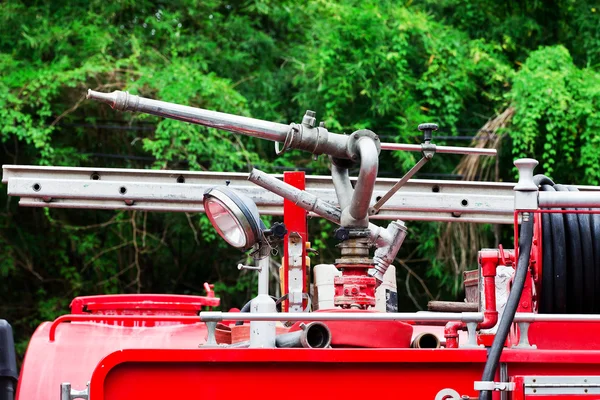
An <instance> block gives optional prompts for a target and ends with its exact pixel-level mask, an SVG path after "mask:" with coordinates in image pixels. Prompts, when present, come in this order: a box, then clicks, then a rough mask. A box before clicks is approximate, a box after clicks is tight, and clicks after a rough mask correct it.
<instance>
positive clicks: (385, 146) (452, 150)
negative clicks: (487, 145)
mask: <svg viewBox="0 0 600 400" xmlns="http://www.w3.org/2000/svg"><path fill="white" fill-rule="evenodd" d="M381 150H399V151H415V152H421V151H422V150H423V148H422V147H421V145H420V144H404V143H381ZM435 152H436V153H440V154H473V155H478V156H495V155H497V154H498V152H497V151H496V149H481V148H477V147H458V146H457V147H454V146H437V145H436V146H435Z"/></svg>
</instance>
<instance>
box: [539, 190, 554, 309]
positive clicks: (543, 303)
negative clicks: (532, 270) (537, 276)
mask: <svg viewBox="0 0 600 400" xmlns="http://www.w3.org/2000/svg"><path fill="white" fill-rule="evenodd" d="M541 189H542V191H543V192H549V191H554V188H553V187H552V186H550V185H542V187H541ZM539 216H541V217H542V293H541V296H540V307H539V309H540V312H542V313H552V312H554V293H555V288H554V274H555V272H554V265H555V262H554V254H553V251H552V249H553V247H554V246H551V245H550V244H551V243H553V242H554V238H553V232H552V220H551V216H552V214H538V215H537V216H536V217H539Z"/></svg>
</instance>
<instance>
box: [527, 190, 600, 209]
mask: <svg viewBox="0 0 600 400" xmlns="http://www.w3.org/2000/svg"><path fill="white" fill-rule="evenodd" d="M538 200H539V206H540V207H544V208H561V207H573V208H575V207H577V208H600V193H599V192H540V193H539V195H538Z"/></svg>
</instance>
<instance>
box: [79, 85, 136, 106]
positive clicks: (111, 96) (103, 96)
mask: <svg viewBox="0 0 600 400" xmlns="http://www.w3.org/2000/svg"><path fill="white" fill-rule="evenodd" d="M85 97H86V99H89V100H96V101H100V102H102V103H106V104H108V105H109V106H111V107H112V108H114V109H117V110H121V111H123V110H124V109H125V107H126V105H127V95H124V92H120V91H114V92H112V93H102V92H96V91H95V90H92V89H88V92H87V95H86V96H85Z"/></svg>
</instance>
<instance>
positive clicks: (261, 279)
mask: <svg viewBox="0 0 600 400" xmlns="http://www.w3.org/2000/svg"><path fill="white" fill-rule="evenodd" d="M265 247H267V246H265ZM258 267H260V272H259V273H258V294H259V295H267V296H268V295H269V269H270V267H271V259H270V258H269V256H268V255H267V256H266V257H263V258H261V259H259V260H258Z"/></svg>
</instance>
